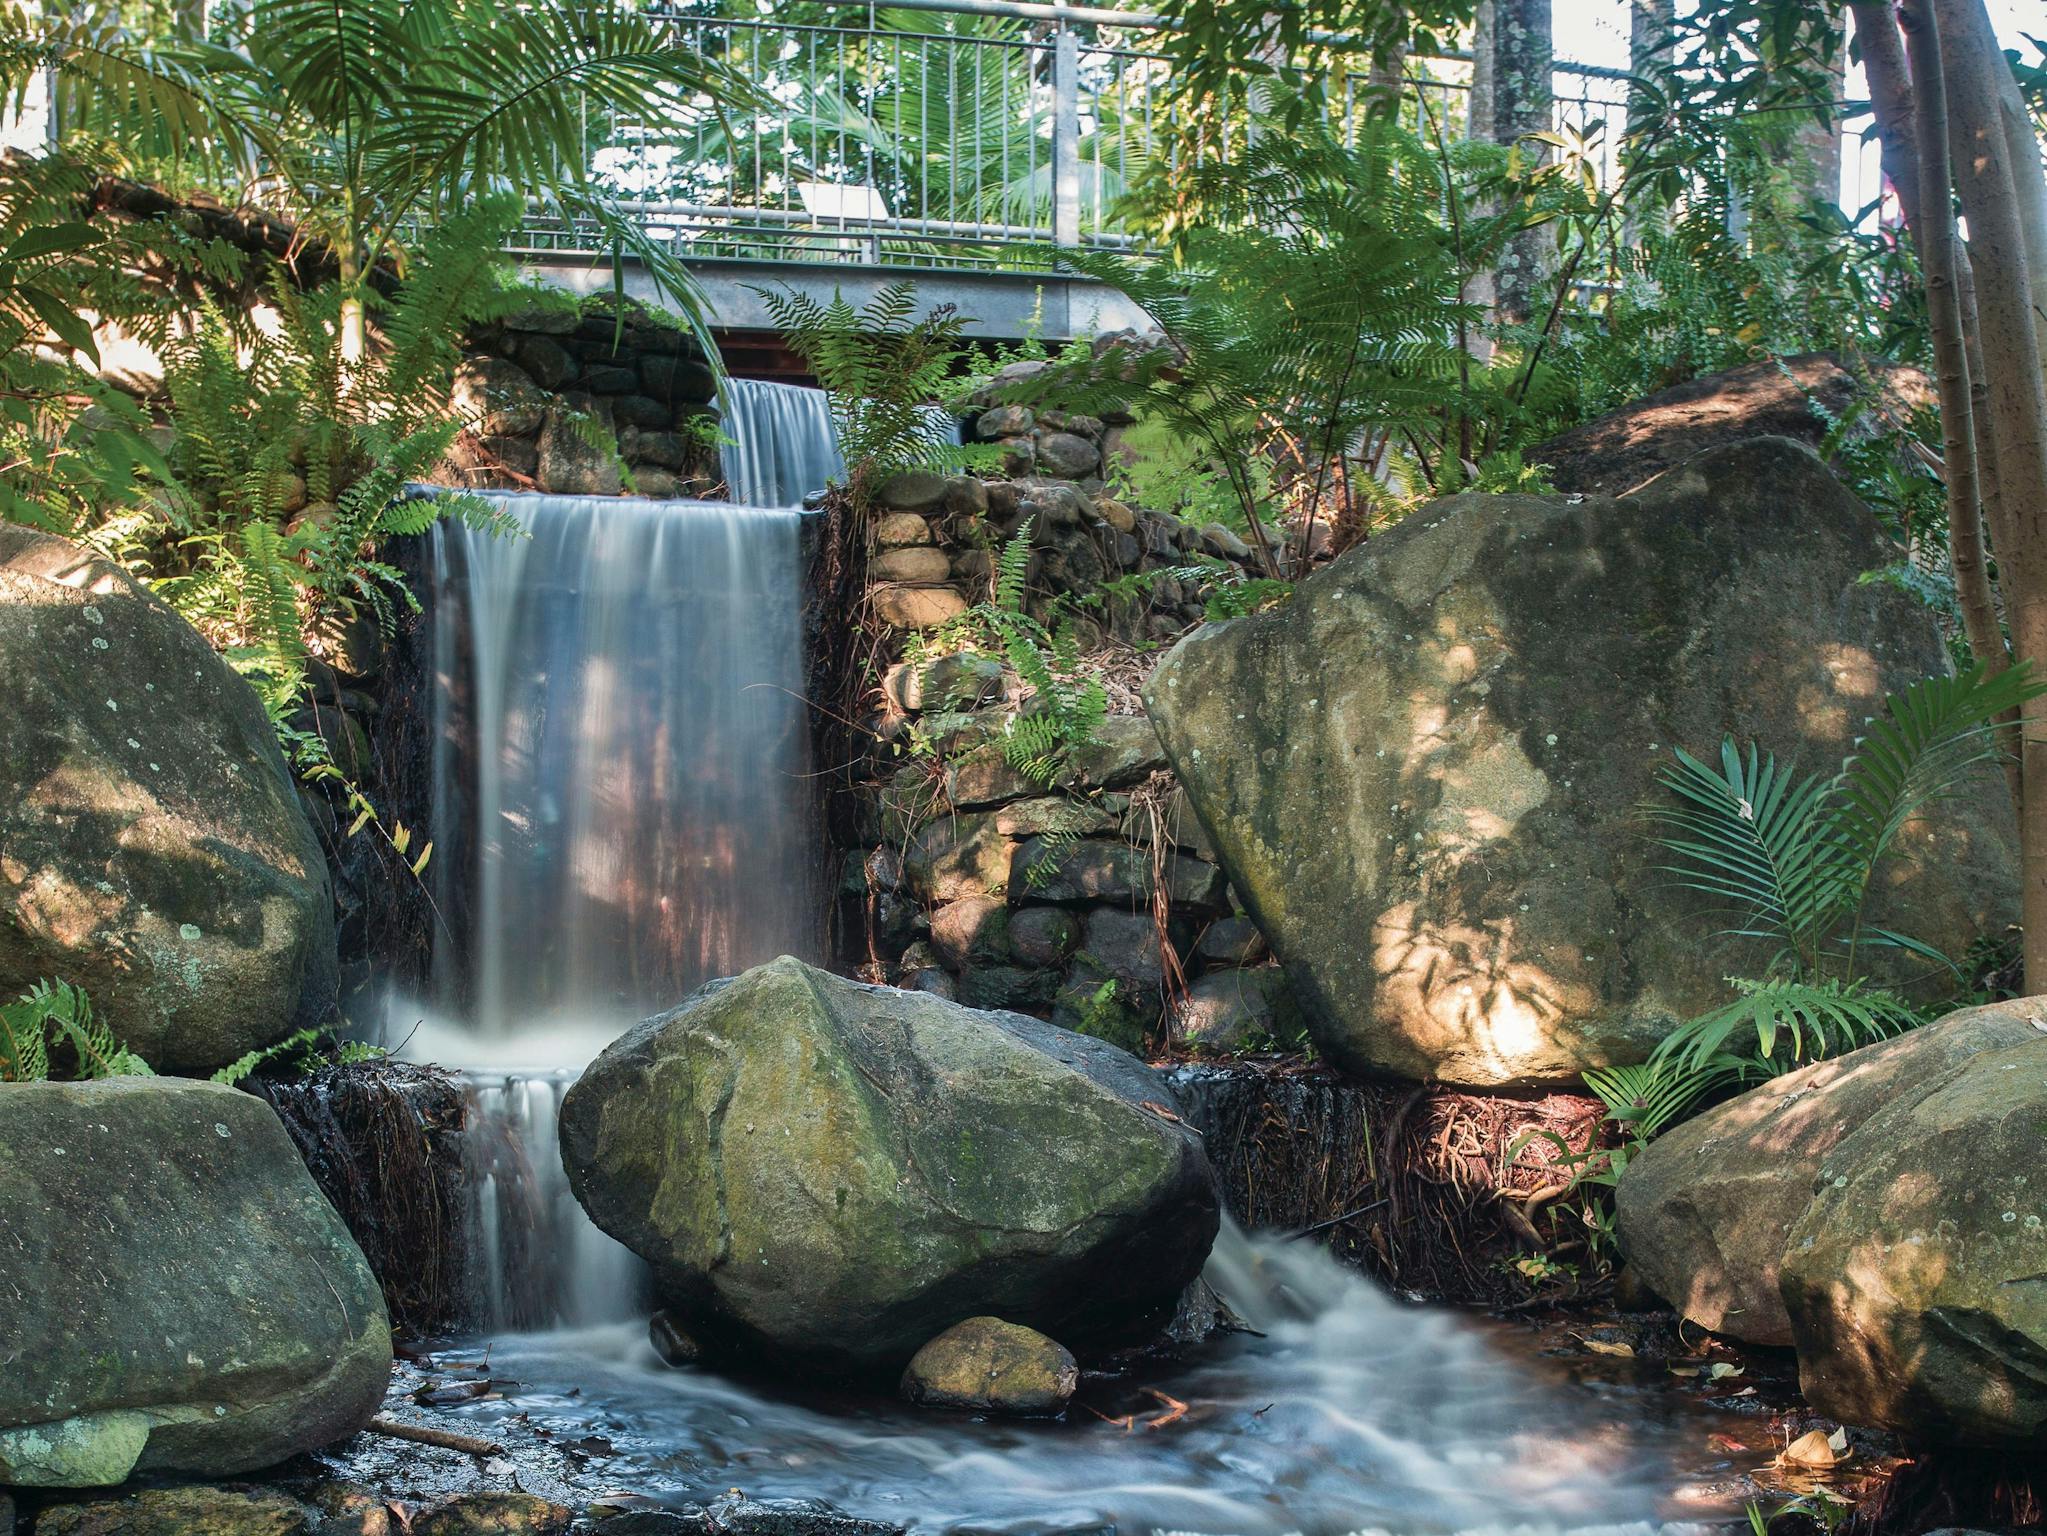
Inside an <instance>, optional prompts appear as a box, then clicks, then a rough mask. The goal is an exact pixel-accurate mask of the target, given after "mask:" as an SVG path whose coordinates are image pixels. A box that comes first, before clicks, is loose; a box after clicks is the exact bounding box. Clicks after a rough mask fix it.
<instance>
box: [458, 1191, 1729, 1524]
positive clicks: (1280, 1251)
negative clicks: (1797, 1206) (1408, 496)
mask: <svg viewBox="0 0 2047 1536" xmlns="http://www.w3.org/2000/svg"><path fill="white" fill-rule="evenodd" d="M1207 1278H1208V1280H1209V1282H1210V1283H1211V1284H1212V1285H1214V1286H1215V1287H1216V1288H1217V1290H1218V1291H1219V1293H1221V1294H1223V1295H1224V1296H1225V1297H1226V1298H1227V1299H1228V1300H1229V1302H1230V1303H1231V1305H1232V1307H1233V1308H1234V1309H1235V1310H1236V1311H1237V1313H1238V1314H1239V1315H1240V1316H1241V1317H1242V1318H1243V1319H1244V1321H1245V1322H1246V1323H1247V1324H1248V1325H1249V1327H1250V1328H1251V1329H1252V1330H1255V1331H1253V1332H1245V1333H1238V1334H1234V1335H1230V1336H1226V1337H1223V1338H1221V1339H1218V1340H1216V1341H1214V1342H1212V1343H1211V1344H1209V1345H1207V1346H1205V1347H1203V1348H1201V1349H1199V1350H1197V1351H1195V1352H1194V1353H1193V1354H1192V1355H1191V1356H1190V1357H1188V1358H1186V1359H1184V1360H1182V1361H1180V1362H1178V1363H1177V1364H1174V1365H1171V1366H1166V1367H1163V1368H1155V1370H1154V1373H1153V1374H1139V1375H1133V1376H1130V1377H1124V1378H1117V1379H1112V1380H1105V1379H1093V1378H1090V1379H1089V1380H1087V1381H1085V1382H1084V1384H1083V1387H1082V1391H1081V1395H1080V1397H1079V1398H1078V1399H1077V1400H1076V1401H1075V1403H1074V1405H1073V1406H1072V1408H1071V1409H1069V1411H1068V1413H1067V1415H1066V1416H1065V1418H1064V1420H1062V1421H1039V1422H1028V1421H1015V1420H999V1419H982V1418H975V1417H968V1416H965V1415H951V1416H949V1415H945V1414H938V1413H932V1412H928V1411H924V1410H918V1409H912V1408H910V1407H908V1406H907V1405H904V1404H901V1403H898V1402H895V1401H893V1400H891V1399H888V1398H885V1397H881V1396H878V1395H863V1396H854V1395H848V1394H843V1393H837V1392H833V1391H829V1390H822V1389H820V1390H816V1391H804V1390H802V1388H801V1387H800V1385H798V1386H791V1385H789V1384H787V1383H779V1384H767V1383H761V1382H754V1381H741V1380H737V1379H734V1378H732V1377H729V1376H725V1375H721V1374H718V1373H717V1372H714V1371H711V1370H708V1369H704V1368H699V1367H684V1368H674V1367H670V1366H667V1365H665V1364H663V1363H662V1362H661V1361H660V1360H659V1358H658V1357H657V1356H656V1355H655V1353H654V1350H653V1348H652V1347H651V1345H650V1344H649V1343H648V1342H647V1336H646V1329H645V1325H644V1323H643V1322H641V1321H639V1320H634V1321H630V1322H620V1323H616V1324H607V1325H603V1326H598V1327H585V1328H563V1329H559V1330H555V1331H550V1332H542V1333H525V1334H508V1335H498V1336H494V1337H491V1338H489V1339H487V1340H486V1339H474V1340H468V1341H464V1342H463V1343H462V1344H461V1345H460V1346H459V1347H458V1349H457V1351H456V1353H457V1354H459V1356H460V1357H461V1358H462V1359H465V1360H468V1361H487V1365H488V1374H489V1377H490V1380H491V1383H492V1391H491V1392H490V1393H489V1394H488V1395H486V1396H482V1397H479V1398H478V1399H477V1400H475V1401H473V1402H467V1403H462V1404H459V1405H455V1406H450V1407H446V1408H443V1409H440V1410H437V1413H436V1416H435V1419H434V1422H436V1423H439V1424H442V1425H444V1426H445V1427H449V1428H454V1429H459V1430H461V1431H463V1432H465V1433H469V1434H474V1435H481V1436H485V1437H487V1438H495V1439H501V1440H503V1441H504V1442H505V1443H506V1444H507V1445H508V1446H511V1445H512V1444H513V1443H514V1442H515V1441H516V1440H517V1439H518V1438H520V1436H521V1434H524V1435H527V1436H531V1437H537V1439H538V1441H539V1443H542V1444H547V1445H552V1446H556V1447H560V1446H567V1447H571V1448H575V1454H574V1456H573V1458H572V1459H573V1461H574V1462H575V1463H576V1464H577V1465H579V1466H580V1465H583V1464H585V1462H586V1461H587V1463H588V1477H586V1478H584V1479H582V1481H583V1484H584V1487H583V1491H584V1492H585V1493H595V1492H597V1491H599V1490H602V1489H606V1488H609V1489H630V1490H632V1493H633V1495H634V1496H635V1501H636V1502H637V1501H638V1500H641V1499H645V1500H651V1501H652V1502H654V1503H655V1504H658V1505H663V1506H667V1507H671V1508H678V1509H685V1508H699V1507H702V1506H704V1505H705V1504H707V1503H710V1502H712V1501H714V1500H716V1499H718V1498H719V1497H720V1496H723V1495H728V1494H730V1493H732V1492H734V1491H743V1493H744V1494H745V1495H746V1496H747V1497H748V1498H750V1499H754V1500H761V1501H779V1500H792V1499H796V1500H806V1501H823V1502H825V1503H828V1504H830V1505H831V1506H833V1507H834V1508H836V1509H838V1510H840V1511H844V1512H845V1513H847V1514H851V1515H854V1516H859V1517H863V1518H866V1519H870V1520H876V1521H883V1522H886V1523H888V1524H889V1525H892V1526H901V1527H904V1528H906V1529H908V1530H909V1531H911V1532H915V1533H920V1536H922V1533H933V1536H935V1533H954V1532H976V1533H980V1532H1004V1533H1016V1536H1023V1533H1027V1532H1028V1533H1033V1536H1037V1533H1053V1532H1082V1531H1086V1532H1101V1531H1104V1530H1110V1529H1113V1530H1114V1531H1117V1532H1121V1533H1123V1536H1132V1533H1137V1532H1150V1531H1185V1532H1202V1533H1215V1536H1279V1533H1285V1532H1301V1533H1304V1536H1316V1533H1329V1536H1335V1533H1343V1532H1366V1531H1371V1532H1388V1533H1399V1536H1438V1533H1446V1536H1447V1533H1453V1532H1456V1533H1479V1532H1530V1533H1537V1532H1548V1533H1565V1532H1593V1531H1614V1532H1619V1531H1631V1532H1642V1533H1648V1532H1651V1531H1657V1530H1670V1531H1673V1532H1676V1531H1685V1530H1702V1531H1703V1530H1727V1529H1730V1528H1733V1527H1735V1526H1738V1525H1740V1524H1741V1523H1742V1508H1743V1500H1744V1495H1745V1492H1746V1484H1745V1483H1744V1481H1743V1476H1742V1474H1743V1473H1745V1472H1746V1471H1748V1470H1750V1468H1751V1467H1753V1466H1754V1465H1755V1464H1756V1462H1757V1461H1758V1460H1759V1459H1760V1458H1759V1457H1756V1456H1753V1455H1752V1456H1750V1457H1749V1458H1747V1459H1742V1458H1738V1457H1730V1456H1729V1455H1727V1454H1725V1453H1722V1452H1720V1451H1717V1450H1714V1449H1713V1448H1712V1447H1711V1443H1710V1440H1709V1436H1710V1434H1711V1432H1712V1430H1713V1427H1714V1425H1715V1424H1716V1423H1717V1424H1725V1423H1726V1422H1727V1420H1726V1418H1724V1417H1723V1416H1721V1415H1720V1414H1718V1413H1716V1412H1715V1410H1713V1409H1712V1408H1711V1407H1709V1406H1708V1405H1707V1404H1705V1403H1704V1402H1702V1401H1700V1400H1698V1399H1696V1398H1693V1397H1690V1396H1686V1395H1682V1394H1680V1393H1679V1392H1677V1391H1675V1390H1673V1389H1672V1388H1671V1387H1669V1386H1667V1385H1665V1384H1664V1383H1663V1382H1661V1381H1655V1380H1651V1379H1646V1378H1645V1377H1644V1375H1643V1372H1644V1371H1645V1370H1646V1369H1648V1368H1646V1367H1641V1366H1638V1365H1637V1364H1636V1363H1635V1362H1632V1361H1620V1362H1607V1361H1603V1360H1602V1361H1597V1362H1596V1363H1594V1364H1593V1365H1591V1366H1589V1367H1588V1365H1587V1362H1586V1361H1585V1360H1584V1358H1583V1357H1574V1358H1571V1359H1562V1358H1557V1357H1555V1356H1554V1355H1553V1354H1552V1353H1550V1352H1548V1351H1547V1350H1546V1349H1545V1347H1544V1346H1545V1342H1546V1338H1545V1335H1543V1334H1541V1333H1538V1332H1537V1331H1535V1330H1533V1329H1530V1328H1528V1327H1525V1326H1519V1325H1515V1324H1512V1323H1504V1322H1499V1321H1495V1320H1490V1319H1477V1318H1469V1317H1463V1316H1459V1315H1456V1314H1452V1313H1449V1312H1447V1311H1443V1310H1439V1309H1431V1308H1423V1307H1417V1306H1413V1305H1410V1304H1407V1303H1404V1302H1401V1301H1398V1300H1396V1299H1394V1298H1393V1297H1391V1296H1389V1295H1388V1294H1386V1293H1385V1292H1384V1291H1383V1290H1381V1289H1380V1288H1379V1287H1377V1286H1376V1285H1374V1284H1373V1283H1372V1282H1371V1281H1369V1280H1367V1279H1365V1278H1363V1277H1362V1276H1360V1275H1357V1274H1355V1273H1354V1272H1351V1271H1349V1270H1346V1269H1344V1268H1342V1267H1340V1266H1339V1265H1338V1264H1337V1263H1336V1262H1335V1261H1334V1260H1332V1259H1331V1258H1329V1257H1328V1256H1327V1255H1326V1254H1324V1253H1322V1252H1321V1251H1320V1250H1318V1249H1316V1248H1313V1247H1311V1246H1309V1245H1306V1244H1297V1243H1287V1242H1284V1241H1282V1240H1279V1239H1276V1238H1271V1237H1264V1236H1255V1237H1254V1236H1247V1235H1246V1234H1244V1233H1242V1232H1241V1231H1238V1230H1237V1229H1236V1228H1235V1227H1234V1226H1230V1227H1226V1228H1225V1230H1224V1233H1223V1236H1222V1238H1221V1240H1220V1241H1219V1242H1218V1244H1217V1248H1216V1252H1215V1254H1214V1256H1213V1257H1212V1258H1211V1260H1210V1263H1209V1268H1208V1272H1207ZM446 1358H450V1359H452V1358H455V1356H454V1355H451V1356H448V1357H446ZM1609 1365H1611V1366H1612V1369H1604V1367H1608V1366H1609ZM1656 1374H1659V1375H1660V1374H1661V1373H1660V1371H1658V1372H1657V1373H1656ZM1180 1404H1184V1405H1185V1407H1184V1411H1182V1412H1178V1413H1176V1412H1175V1408H1176V1406H1177V1405H1180ZM508 1455H509V1456H511V1457H512V1459H513V1462H516V1461H517V1458H518V1453H517V1452H516V1451H515V1450H508ZM593 1456H594V1459H590V1458H592V1457H593ZM500 1470H501V1471H502V1470H510V1467H509V1466H505V1465H501V1466H500ZM591 1477H594V1478H595V1479H596V1480H595V1481H594V1482H593V1481H589V1478H591Z"/></svg>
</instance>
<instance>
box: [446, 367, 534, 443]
mask: <svg viewBox="0 0 2047 1536" xmlns="http://www.w3.org/2000/svg"><path fill="white" fill-rule="evenodd" d="M547 403H548V402H547V392H546V391H545V390H543V389H541V387H540V386H539V385H538V384H535V383H534V382H533V376H532V375H531V374H529V373H528V372H526V370H525V369H523V368H521V367H520V366H519V365H518V364H517V363H514V362H508V361H507V360H506V359H504V358H502V357H472V358H468V359H466V360H464V362H463V363H462V365H461V366H460V367H459V368H457V369H456V370H455V382H454V385H453V387H452V388H451V389H450V390H449V392H448V408H449V409H450V410H452V411H453V412H454V413H455V414H456V415H457V416H459V417H461V418H462V419H463V420H464V421H465V422H466V423H467V424H468V425H469V426H470V427H472V428H473V429H474V430H475V431H477V432H481V433H484V434H487V435H490V436H504V437H525V436H528V435H529V434H531V433H534V432H538V431H539V430H540V423H541V421H542V420H543V419H544V418H545V417H546V415H547Z"/></svg>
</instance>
